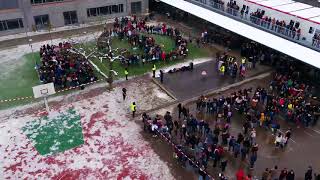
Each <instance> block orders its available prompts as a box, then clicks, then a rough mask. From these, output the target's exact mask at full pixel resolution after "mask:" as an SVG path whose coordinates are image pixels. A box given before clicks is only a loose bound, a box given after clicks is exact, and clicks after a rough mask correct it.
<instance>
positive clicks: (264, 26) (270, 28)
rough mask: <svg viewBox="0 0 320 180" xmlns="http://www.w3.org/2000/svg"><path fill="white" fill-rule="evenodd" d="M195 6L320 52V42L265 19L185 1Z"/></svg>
mask: <svg viewBox="0 0 320 180" xmlns="http://www.w3.org/2000/svg"><path fill="white" fill-rule="evenodd" d="M185 1H188V2H190V3H193V4H195V5H199V6H201V7H203V8H206V9H209V10H212V11H214V12H216V13H219V14H222V15H224V16H227V17H230V18H232V19H235V20H237V21H240V22H243V23H245V24H248V25H250V26H254V27H256V28H258V29H261V30H264V31H267V32H269V33H272V34H274V35H277V36H280V37H282V38H284V39H287V40H289V41H293V42H295V43H298V44H300V45H302V46H305V47H308V48H310V49H313V50H316V51H319V52H320V42H319V41H320V40H318V39H313V40H312V41H311V42H310V41H307V40H306V39H305V38H304V37H302V36H301V33H298V32H297V31H295V30H291V29H289V28H287V27H285V26H279V25H276V24H275V23H272V22H269V21H265V20H264V19H261V18H258V17H255V16H252V15H250V12H249V13H246V12H241V11H239V10H236V9H233V8H231V7H226V8H225V6H226V5H223V4H221V3H217V1H214V0H185Z"/></svg>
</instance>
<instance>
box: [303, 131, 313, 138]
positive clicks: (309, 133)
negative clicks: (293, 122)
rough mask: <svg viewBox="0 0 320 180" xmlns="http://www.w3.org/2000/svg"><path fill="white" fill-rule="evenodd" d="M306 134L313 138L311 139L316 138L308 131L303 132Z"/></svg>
mask: <svg viewBox="0 0 320 180" xmlns="http://www.w3.org/2000/svg"><path fill="white" fill-rule="evenodd" d="M303 132H304V133H306V134H307V135H309V136H311V137H314V135H312V134H310V133H308V132H307V131H303Z"/></svg>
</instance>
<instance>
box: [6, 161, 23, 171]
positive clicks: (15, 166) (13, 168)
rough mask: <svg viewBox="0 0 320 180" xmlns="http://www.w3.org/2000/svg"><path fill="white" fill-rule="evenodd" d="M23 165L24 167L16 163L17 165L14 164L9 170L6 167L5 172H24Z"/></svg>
mask: <svg viewBox="0 0 320 180" xmlns="http://www.w3.org/2000/svg"><path fill="white" fill-rule="evenodd" d="M21 165H22V163H21V162H18V163H16V164H13V165H11V166H9V167H7V168H6V167H5V170H4V172H6V171H9V170H10V171H13V172H17V171H21V170H22V167H21Z"/></svg>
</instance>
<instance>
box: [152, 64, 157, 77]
mask: <svg viewBox="0 0 320 180" xmlns="http://www.w3.org/2000/svg"><path fill="white" fill-rule="evenodd" d="M156 70H157V67H156V65H155V64H153V66H152V77H153V78H155V77H156Z"/></svg>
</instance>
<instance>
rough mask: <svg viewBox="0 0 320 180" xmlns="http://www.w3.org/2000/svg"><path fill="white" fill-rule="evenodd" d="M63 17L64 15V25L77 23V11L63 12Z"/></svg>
mask: <svg viewBox="0 0 320 180" xmlns="http://www.w3.org/2000/svg"><path fill="white" fill-rule="evenodd" d="M63 17H64V24H65V25H70V24H77V23H78V16H77V11H67V12H63Z"/></svg>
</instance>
